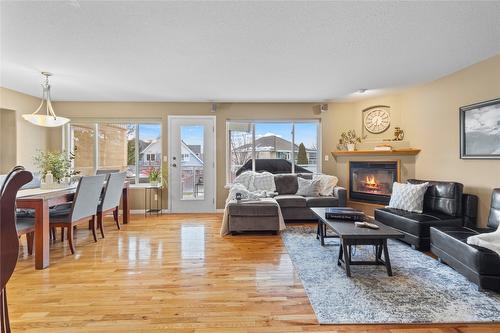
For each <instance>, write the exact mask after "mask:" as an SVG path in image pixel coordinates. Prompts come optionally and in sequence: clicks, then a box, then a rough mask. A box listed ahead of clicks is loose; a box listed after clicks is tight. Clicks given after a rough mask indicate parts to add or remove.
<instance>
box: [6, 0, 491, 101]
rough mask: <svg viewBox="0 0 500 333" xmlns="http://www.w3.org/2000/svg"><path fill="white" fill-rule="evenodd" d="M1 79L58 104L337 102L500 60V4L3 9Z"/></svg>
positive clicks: (76, 4) (42, 5)
mask: <svg viewBox="0 0 500 333" xmlns="http://www.w3.org/2000/svg"><path fill="white" fill-rule="evenodd" d="M0 10H1V72H0V73H1V81H0V84H1V85H2V86H4V87H7V88H11V89H14V90H18V91H21V92H25V93H28V94H32V95H37V96H38V95H40V93H41V88H40V86H39V83H40V82H41V78H40V75H39V73H38V72H39V71H41V70H46V71H51V72H53V73H55V76H54V77H53V78H52V80H51V82H52V86H53V88H52V90H53V91H52V93H53V98H54V99H55V100H94V101H250V102H254V101H255V102H257V101H289V102H293V101H314V102H319V101H326V100H338V99H341V98H345V97H348V96H349V95H350V94H351V93H353V92H354V91H356V90H358V89H360V88H368V89H390V88H394V87H401V86H408V85H413V84H417V83H421V82H426V81H430V80H433V79H436V78H439V77H442V76H444V75H446V74H449V73H452V72H454V71H457V70H459V69H461V68H464V67H466V66H469V65H471V64H473V63H476V62H479V61H481V60H483V59H486V58H488V57H491V56H493V55H495V54H499V53H500V24H499V15H500V2H473V1H471V2H420V3H418V2H311V1H308V2H196V3H194V2H144V1H135V2H130V1H114V2H100V1H92V2H91V1H76V0H74V1H62V2H46V1H45V2H42V1H40V2H5V1H4V2H1V4H0Z"/></svg>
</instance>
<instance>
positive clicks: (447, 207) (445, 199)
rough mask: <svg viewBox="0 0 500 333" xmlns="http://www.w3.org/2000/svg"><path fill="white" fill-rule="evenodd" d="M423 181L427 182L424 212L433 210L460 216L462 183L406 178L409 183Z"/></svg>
mask: <svg viewBox="0 0 500 333" xmlns="http://www.w3.org/2000/svg"><path fill="white" fill-rule="evenodd" d="M424 182H428V183H429V187H427V191H426V192H425V197H424V213H426V212H429V211H435V212H441V213H443V214H447V215H451V216H462V193H463V185H462V184H460V183H456V182H439V181H424V180H417V179H408V183H411V184H420V183H424Z"/></svg>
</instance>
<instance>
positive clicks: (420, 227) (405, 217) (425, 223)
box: [375, 208, 463, 237]
mask: <svg viewBox="0 0 500 333" xmlns="http://www.w3.org/2000/svg"><path fill="white" fill-rule="evenodd" d="M375 219H376V220H377V221H380V222H382V223H383V224H385V225H388V226H391V227H393V228H396V229H398V230H401V231H404V232H407V233H409V234H412V235H415V236H419V237H429V235H430V231H429V229H430V227H431V226H461V225H462V223H463V221H462V219H461V218H454V217H451V216H449V215H445V214H440V213H429V214H426V213H424V214H419V213H412V212H407V211H404V210H401V209H394V208H379V209H375Z"/></svg>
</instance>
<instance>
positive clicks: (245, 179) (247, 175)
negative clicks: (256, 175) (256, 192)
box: [233, 171, 253, 189]
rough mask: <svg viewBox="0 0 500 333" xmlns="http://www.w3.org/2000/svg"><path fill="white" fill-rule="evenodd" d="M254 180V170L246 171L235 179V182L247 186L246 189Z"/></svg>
mask: <svg viewBox="0 0 500 333" xmlns="http://www.w3.org/2000/svg"><path fill="white" fill-rule="evenodd" d="M252 181H253V171H245V172H243V173H241V174H240V175H239V176H238V177H236V178H235V179H234V180H233V184H241V185H243V186H245V188H246V189H248V188H249V187H250V183H251V182H252Z"/></svg>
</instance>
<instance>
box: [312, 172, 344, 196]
mask: <svg viewBox="0 0 500 333" xmlns="http://www.w3.org/2000/svg"><path fill="white" fill-rule="evenodd" d="M316 179H318V180H319V182H320V183H321V191H320V192H319V194H320V195H323V196H329V195H332V193H333V188H334V187H335V186H336V185H337V183H338V181H339V179H338V178H337V177H335V176H330V175H323V174H317V175H314V176H313V180H316Z"/></svg>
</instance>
